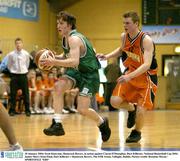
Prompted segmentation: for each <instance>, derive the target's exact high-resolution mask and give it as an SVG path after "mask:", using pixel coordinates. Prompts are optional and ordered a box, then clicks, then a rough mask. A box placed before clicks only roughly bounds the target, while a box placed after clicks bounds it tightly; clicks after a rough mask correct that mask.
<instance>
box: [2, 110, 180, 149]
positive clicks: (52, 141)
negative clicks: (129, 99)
mask: <svg viewBox="0 0 180 161" xmlns="http://www.w3.org/2000/svg"><path fill="white" fill-rule="evenodd" d="M100 114H101V115H103V116H106V117H108V118H109V123H110V127H111V130H112V135H111V138H110V140H109V141H108V142H105V143H102V141H101V136H100V133H99V131H98V128H97V127H96V125H95V123H94V122H92V121H91V120H89V119H87V118H85V117H83V116H81V115H79V114H63V119H64V129H65V132H66V134H65V135H64V136H45V135H44V134H43V132H42V131H43V129H44V128H47V127H48V126H49V125H50V123H51V118H52V116H53V115H32V116H31V117H26V116H25V115H24V114H21V115H16V116H14V117H11V120H12V123H13V126H14V129H15V133H16V136H17V138H18V140H19V142H20V144H22V145H23V147H24V150H50V151H54V150H60V151H61V150H62V151H63V150H67V151H68V150H73V151H78V150H105V151H106V150H107V151H116V150H121V151H123V150H135V151H136V150H137V151H139V150H180V139H179V138H180V111H176V110H155V111H148V112H147V113H146V117H145V126H144V128H143V130H142V139H141V141H140V142H139V143H131V144H126V143H125V139H126V137H127V135H128V134H129V132H130V130H129V129H127V128H126V118H127V113H126V112H125V111H119V112H103V113H100ZM0 138H1V139H0V150H7V147H8V142H7V140H6V138H5V136H4V134H3V133H2V131H1V130H0Z"/></svg>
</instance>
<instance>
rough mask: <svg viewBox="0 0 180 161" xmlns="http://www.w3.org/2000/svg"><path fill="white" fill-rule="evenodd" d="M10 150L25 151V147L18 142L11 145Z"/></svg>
mask: <svg viewBox="0 0 180 161" xmlns="http://www.w3.org/2000/svg"><path fill="white" fill-rule="evenodd" d="M9 151H23V147H22V146H21V145H20V144H19V143H16V144H15V145H10V146H9Z"/></svg>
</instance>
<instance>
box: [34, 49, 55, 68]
mask: <svg viewBox="0 0 180 161" xmlns="http://www.w3.org/2000/svg"><path fill="white" fill-rule="evenodd" d="M49 57H52V58H55V56H54V53H53V52H52V51H51V50H49V49H41V50H39V51H38V52H37V53H36V55H35V63H36V65H37V67H38V68H39V69H40V70H50V69H51V68H52V67H53V66H44V65H41V63H40V61H41V60H43V59H47V58H49Z"/></svg>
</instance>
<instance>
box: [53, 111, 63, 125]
mask: <svg viewBox="0 0 180 161" xmlns="http://www.w3.org/2000/svg"><path fill="white" fill-rule="evenodd" d="M53 119H54V120H55V122H56V123H60V122H62V121H61V114H58V113H55V114H54V116H53Z"/></svg>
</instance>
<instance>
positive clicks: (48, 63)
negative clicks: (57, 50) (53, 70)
mask: <svg viewBox="0 0 180 161" xmlns="http://www.w3.org/2000/svg"><path fill="white" fill-rule="evenodd" d="M54 60H55V59H54V58H52V57H51V56H49V57H48V58H45V59H41V60H40V63H41V65H42V66H53V65H54Z"/></svg>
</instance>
